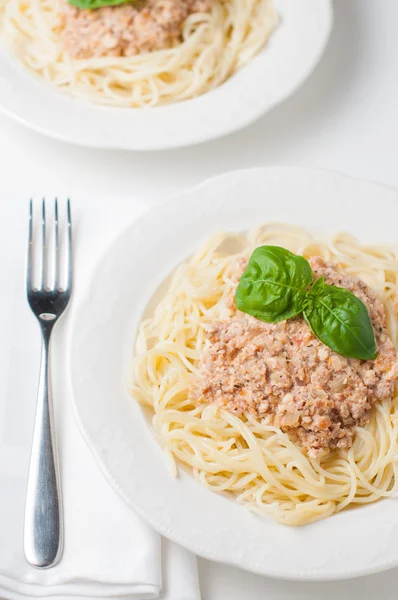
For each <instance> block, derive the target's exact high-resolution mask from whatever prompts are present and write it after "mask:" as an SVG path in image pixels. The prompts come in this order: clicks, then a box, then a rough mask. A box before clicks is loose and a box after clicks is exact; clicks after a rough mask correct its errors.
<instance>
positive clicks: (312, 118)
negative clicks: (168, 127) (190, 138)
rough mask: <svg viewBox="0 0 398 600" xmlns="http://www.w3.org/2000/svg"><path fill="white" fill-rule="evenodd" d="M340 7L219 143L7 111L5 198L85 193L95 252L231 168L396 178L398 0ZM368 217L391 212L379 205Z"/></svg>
mask: <svg viewBox="0 0 398 600" xmlns="http://www.w3.org/2000/svg"><path fill="white" fill-rule="evenodd" d="M334 8H335V25H334V30H333V33H332V37H331V40H330V43H329V46H328V48H327V50H326V53H325V55H324V57H323V59H322V61H321V63H320V64H319V66H318V67H317V69H316V70H315V72H314V73H313V75H312V76H311V78H310V79H309V80H308V81H307V82H306V83H305V84H304V85H303V86H302V88H301V89H300V90H299V91H298V92H297V93H296V94H294V96H292V97H291V98H290V99H289V100H288V101H286V102H285V103H283V104H282V105H280V106H279V107H278V108H276V109H274V110H273V111H272V112H271V113H269V114H268V115H267V116H265V117H264V118H263V119H261V120H260V121H259V122H258V123H256V124H255V125H253V126H251V127H249V128H247V129H246V130H244V131H242V132H240V133H237V134H234V135H232V136H229V137H227V138H223V139H221V140H218V141H215V142H211V143H208V144H204V145H200V146H196V147H194V148H190V149H183V150H173V151H170V152H159V153H147V154H145V153H144V154H139V153H132V152H116V151H112V152H108V151H101V150H87V149H82V148H76V147H73V146H69V145H65V144H62V143H59V142H55V141H52V140H48V139H46V138H44V137H41V136H40V135H38V134H35V133H31V132H29V131H27V130H25V129H23V128H22V127H20V126H19V125H16V124H14V123H12V122H10V121H8V120H7V119H5V118H3V117H1V116H0V197H1V199H2V202H5V201H7V195H9V197H10V198H11V195H12V197H13V198H14V200H13V201H14V202H16V201H18V200H15V198H20V201H21V203H22V202H23V201H25V200H26V198H27V197H28V196H31V195H33V196H42V195H47V196H49V195H54V194H58V196H60V197H63V196H65V195H69V196H71V198H72V200H73V198H74V197H75V198H77V199H78V200H77V201H76V202H75V204H74V206H76V209H77V210H76V211H75V220H76V218H77V219H78V221H77V227H78V234H80V235H84V232H85V231H87V229H88V228H91V227H92V228H95V230H96V232H97V239H99V242H98V247H97V245H96V246H95V247H93V251H92V254H93V258H94V255H96V254H97V253H98V252H99V251H100V250H101V249H102V247H103V246H104V245H105V244H106V242H107V241H108V239H110V238H111V237H112V236H113V235H114V234H115V233H116V232H117V231H118V229H119V228H120V227H121V225H122V224H124V223H126V222H128V221H130V220H131V218H132V217H133V216H134V215H135V214H136V212H137V209H138V208H139V207H140V209H141V208H142V206H143V205H144V206H145V205H146V206H150V205H153V204H154V203H156V202H159V201H160V200H161V199H164V198H165V197H167V196H169V195H170V194H172V193H173V192H176V191H179V190H181V189H183V188H185V187H187V186H190V185H193V184H195V183H198V182H200V181H202V180H203V179H205V178H208V177H210V176H213V175H216V174H218V173H222V172H224V171H228V170H233V169H239V168H245V167H251V166H259V165H270V164H294V165H305V166H317V167H324V168H328V169H334V170H338V171H342V172H344V173H347V174H349V175H353V176H358V177H362V178H367V179H372V180H376V181H380V182H383V183H387V184H390V185H395V186H398V35H397V31H398V28H397V27H398V1H397V0H336V1H335V3H334ZM27 101H28V99H27ZM137 197H140V200H138V199H137ZM319 201H320V202H322V198H320V199H319ZM6 212H7V211H6ZM0 214H2V211H1V210H0ZM79 217H80V218H81V222H80V223H79ZM359 218H363V219H377V218H385V215H384V216H383V215H378V213H377V207H375V210H374V212H373V213H372V214H362V215H360V216H359ZM343 225H344V215H342V226H343ZM397 238H398V224H397ZM0 251H1V252H5V251H6V247H5V245H4V244H2V243H1V240H0ZM77 268H78V265H77ZM324 543H325V544H327V540H325V541H324ZM397 543H398V542H397ZM200 576H201V587H202V595H203V600H227V599H228V600H241V599H242V598H248V599H250V600H260V598H261V600H263V599H264V600H292V599H293V598H294V599H295V600H296V599H297V600H311V599H314V600H315V599H317V600H318V599H324V600H329V599H330V600H331V599H332V598H333V599H334V598H336V597H338V598H340V600H346V599H347V600H348V598H350V599H351V600H359V599H361V600H393V599H394V600H395V598H396V597H397V592H396V590H397V589H398V570H395V571H390V572H389V573H385V574H380V575H374V576H371V577H365V578H362V579H360V580H353V581H346V582H335V583H317V584H311V583H300V584H297V583H291V582H281V581H273V580H270V579H265V578H262V577H256V576H253V575H250V574H247V573H243V572H241V571H239V570H237V569H233V568H229V567H225V566H221V565H216V564H211V563H209V562H207V561H202V560H201V561H200Z"/></svg>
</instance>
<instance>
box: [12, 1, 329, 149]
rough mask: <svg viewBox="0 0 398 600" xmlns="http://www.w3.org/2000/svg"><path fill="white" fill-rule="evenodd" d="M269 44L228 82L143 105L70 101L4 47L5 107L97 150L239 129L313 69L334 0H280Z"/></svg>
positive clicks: (174, 142) (191, 139) (160, 145)
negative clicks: (181, 97) (159, 103)
mask: <svg viewBox="0 0 398 600" xmlns="http://www.w3.org/2000/svg"><path fill="white" fill-rule="evenodd" d="M276 5H277V9H278V12H279V15H280V18H281V23H280V25H279V27H278V29H277V30H276V31H275V33H274V35H273V36H272V39H271V40H270V42H269V44H268V45H267V46H266V48H264V50H263V51H262V52H261V53H260V54H259V55H258V56H257V57H255V58H254V59H253V60H252V61H251V62H250V63H249V64H248V65H247V66H246V67H244V68H243V69H241V70H240V71H239V72H238V73H237V74H236V75H235V76H233V77H231V78H230V79H229V80H228V81H227V82H226V83H225V84H224V85H222V86H220V87H219V88H217V89H215V90H213V91H211V92H209V93H207V94H204V95H203V96H200V97H198V98H194V99H193V100H188V101H186V102H181V103H177V104H171V105H169V106H162V107H157V108H146V109H128V108H127V109H126V108H109V107H101V106H96V105H90V104H88V103H85V102H82V101H77V100H73V99H72V98H69V97H67V96H64V95H63V94H61V93H60V92H58V91H55V90H54V89H52V88H51V87H49V85H48V84H47V83H45V82H44V81H40V80H39V79H36V78H35V77H34V76H33V75H32V74H31V73H29V72H27V71H26V70H25V69H24V68H23V67H22V66H21V65H20V64H19V63H18V62H17V60H16V59H14V58H13V57H11V56H10V55H9V54H8V52H7V51H6V50H5V49H4V48H3V47H1V48H0V110H2V111H3V112H4V113H6V114H7V115H9V116H10V117H12V118H14V119H16V120H17V121H19V122H21V123H23V124H24V125H26V126H28V127H31V128H32V129H35V130H36V131H39V132H41V133H44V134H46V135H49V136H51V137H54V138H57V139H60V140H64V141H66V142H71V143H73V144H79V145H82V146H91V147H96V148H119V149H129V150H160V149H165V148H177V147H180V146H189V145H191V144H197V143H199V142H204V141H206V140H211V139H214V138H218V137H220V136H223V135H226V134H227V133H231V132H233V131H237V130H238V129H241V128H242V127H244V126H246V125H248V124H249V123H251V122H253V121H255V120H256V119H257V118H259V117H260V116H261V115H262V114H263V113H265V112H266V111H268V110H269V109H270V108H272V107H273V106H275V105H276V104H278V103H279V102H281V101H282V100H284V99H285V98H286V97H287V96H289V95H290V94H291V93H292V92H293V91H294V90H295V89H296V88H297V87H298V86H299V85H300V84H301V83H302V82H303V81H304V80H305V79H306V78H307V77H308V75H309V74H310V73H311V71H312V70H313V68H314V66H315V65H316V63H317V62H318V60H319V58H320V57H321V55H322V52H323V50H324V48H325V45H326V43H327V40H328V38H329V33H330V30H331V26H332V9H331V3H330V0H300V1H299V2H298V1H297V0H276Z"/></svg>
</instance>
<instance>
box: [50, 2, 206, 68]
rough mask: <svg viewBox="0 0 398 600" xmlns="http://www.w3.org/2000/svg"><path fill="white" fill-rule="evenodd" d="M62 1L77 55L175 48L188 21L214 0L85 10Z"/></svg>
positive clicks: (65, 36)
mask: <svg viewBox="0 0 398 600" xmlns="http://www.w3.org/2000/svg"><path fill="white" fill-rule="evenodd" d="M60 1H61V6H62V8H61V30H62V33H61V35H62V40H63V43H64V46H65V48H66V50H67V51H68V53H69V54H70V56H72V57H73V58H93V57H100V56H134V55H135V54H139V53H144V52H151V51H153V50H162V49H164V48H171V47H173V46H174V45H175V44H176V43H177V42H179V41H181V35H182V30H183V26H184V23H185V21H186V19H187V17H188V16H189V15H191V14H192V13H195V12H209V11H210V8H211V3H212V0H144V1H143V0H141V1H138V2H135V3H127V4H121V5H119V6H105V7H102V8H97V9H94V10H86V9H84V10H82V9H79V8H76V7H75V6H71V5H70V4H68V3H67V2H66V0H60Z"/></svg>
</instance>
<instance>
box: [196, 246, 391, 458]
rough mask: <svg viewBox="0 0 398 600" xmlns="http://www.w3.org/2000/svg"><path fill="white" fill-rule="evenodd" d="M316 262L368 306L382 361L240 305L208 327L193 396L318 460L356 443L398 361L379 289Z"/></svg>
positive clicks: (317, 272)
mask: <svg viewBox="0 0 398 600" xmlns="http://www.w3.org/2000/svg"><path fill="white" fill-rule="evenodd" d="M310 263H311V266H312V269H313V272H314V276H315V278H318V277H322V276H323V277H325V281H326V283H328V284H330V285H336V286H339V287H342V288H345V289H347V290H350V291H351V292H353V293H354V294H355V295H356V296H357V297H358V298H360V299H361V300H362V301H363V302H364V303H365V305H366V306H367V308H368V311H369V314H370V318H371V321H372V325H373V329H374V332H375V339H376V344H377V350H378V356H377V358H376V359H375V360H371V361H362V360H357V359H350V358H345V357H343V356H341V355H339V354H337V353H335V352H333V350H331V349H330V348H328V347H327V346H325V345H324V344H323V343H322V342H321V341H320V340H318V339H317V338H316V337H315V336H314V335H313V333H312V332H311V329H310V327H309V326H308V325H307V323H306V322H305V321H304V319H303V318H302V317H296V318H294V319H290V320H288V321H283V322H281V323H276V324H273V323H265V322H263V321H259V320H258V319H255V318H254V317H251V316H249V315H247V314H244V313H242V312H239V311H237V310H236V309H235V308H233V314H232V316H231V317H230V318H229V319H227V320H225V321H219V322H215V323H214V324H213V325H212V326H211V328H210V330H209V332H208V344H207V347H206V348H205V350H204V352H203V355H202V358H201V361H200V365H199V378H198V379H197V381H196V382H195V383H194V384H193V385H192V386H191V389H190V397H191V398H192V399H193V400H195V401H196V402H215V403H216V404H218V405H220V406H222V407H224V408H226V409H227V410H229V411H231V412H232V413H235V414H237V415H242V414H243V413H249V414H251V415H254V416H255V417H257V418H259V419H262V420H264V422H265V423H267V424H272V425H275V426H278V427H280V428H281V429H282V430H283V431H285V432H287V433H289V434H291V435H292V436H293V437H294V438H296V439H298V440H299V441H300V443H301V445H302V446H303V448H304V449H305V450H306V451H307V453H308V455H309V456H310V457H312V458H315V457H318V456H321V455H324V454H326V453H327V452H328V451H329V450H331V449H336V448H348V447H350V446H351V445H352V442H353V436H354V431H355V427H356V426H357V425H364V424H365V423H366V422H367V420H368V418H369V411H370V409H371V407H372V406H373V404H374V403H375V402H376V401H377V400H382V399H383V398H389V397H391V396H392V394H393V389H394V383H395V381H396V379H397V377H398V360H397V352H396V350H395V348H394V346H393V344H392V341H391V339H390V337H389V335H388V332H387V329H386V319H385V311H384V307H383V304H382V303H381V302H380V300H379V299H378V298H377V297H376V294H375V293H374V292H373V290H371V289H370V288H369V287H368V286H367V285H366V284H365V283H364V282H363V281H361V280H360V279H358V278H356V277H353V276H351V275H348V274H345V273H343V272H341V271H339V270H338V267H337V265H335V264H331V263H325V262H324V261H323V260H322V259H321V258H317V257H316V258H312V259H310Z"/></svg>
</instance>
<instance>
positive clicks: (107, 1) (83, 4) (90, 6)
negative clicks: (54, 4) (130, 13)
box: [68, 0, 134, 10]
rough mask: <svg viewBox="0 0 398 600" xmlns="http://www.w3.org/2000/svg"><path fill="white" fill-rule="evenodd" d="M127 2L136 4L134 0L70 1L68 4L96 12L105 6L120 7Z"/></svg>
mask: <svg viewBox="0 0 398 600" xmlns="http://www.w3.org/2000/svg"><path fill="white" fill-rule="evenodd" d="M127 2H134V0H68V3H69V4H72V6H77V8H82V9H86V10H94V9H95V8H102V7H103V6H118V5H119V4H126V3H127Z"/></svg>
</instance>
